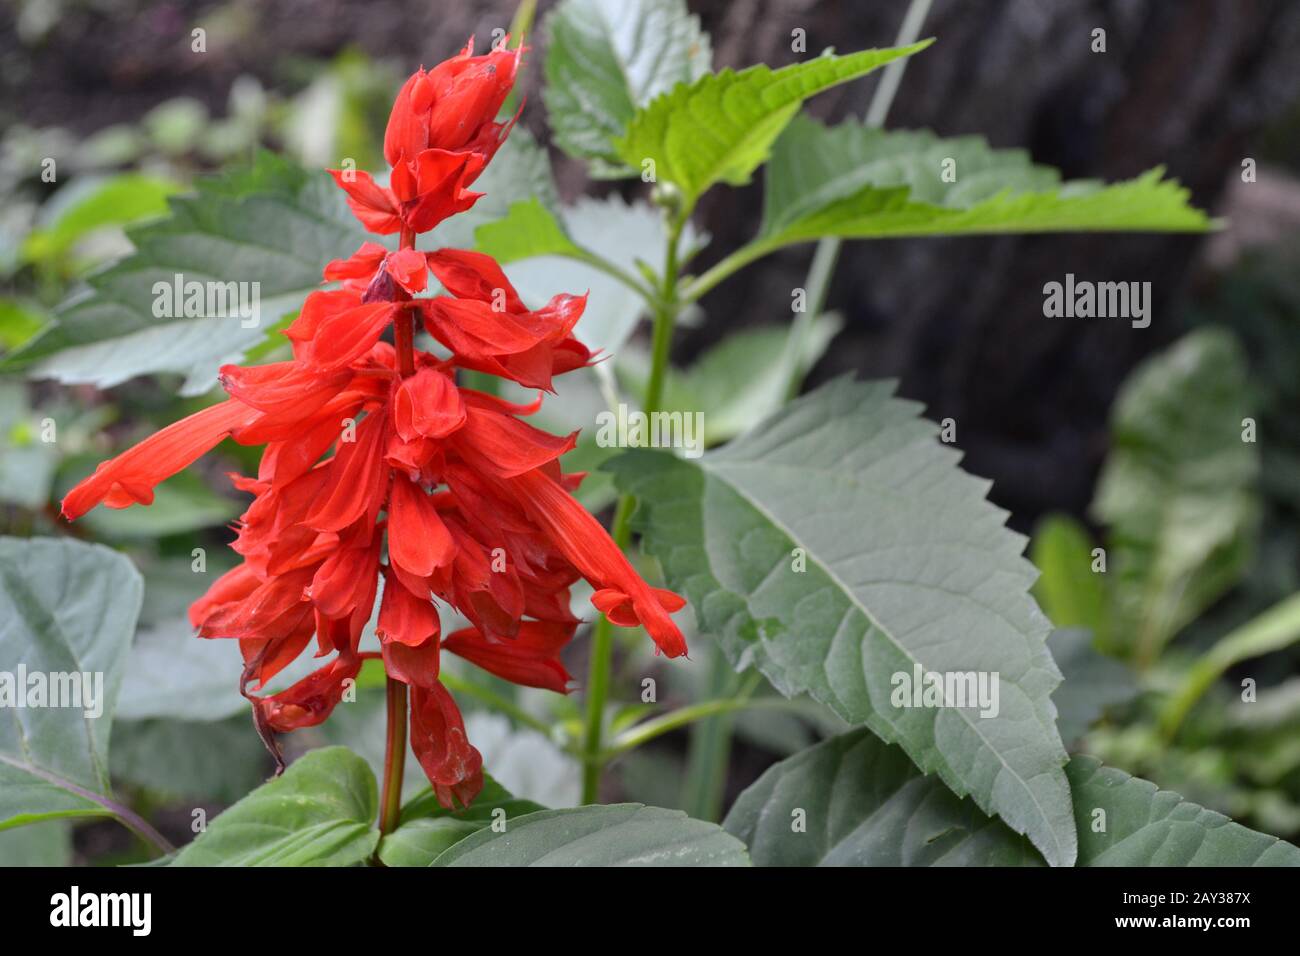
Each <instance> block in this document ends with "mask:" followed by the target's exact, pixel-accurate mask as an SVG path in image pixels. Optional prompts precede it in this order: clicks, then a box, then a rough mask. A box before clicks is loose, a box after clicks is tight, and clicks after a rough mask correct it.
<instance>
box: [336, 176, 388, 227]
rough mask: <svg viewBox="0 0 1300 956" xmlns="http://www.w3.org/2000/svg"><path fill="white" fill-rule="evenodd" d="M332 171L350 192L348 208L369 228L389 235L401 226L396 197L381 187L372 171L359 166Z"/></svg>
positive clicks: (344, 189)
mask: <svg viewBox="0 0 1300 956" xmlns="http://www.w3.org/2000/svg"><path fill="white" fill-rule="evenodd" d="M329 174H330V175H331V176H333V177H334V182H336V183H338V185H339V188H340V189H342V190H343V191H344V192H345V193H347V194H348V208H350V209H351V210H352V214H353V215H354V216H356V217H357V219H359V220H361V225H363V226H365V227H366V229H368V230H370V231H371V232H374V233H378V234H379V235H381V236H387V235H391V234H392V233H394V232H397V231H398V230H400V229H401V228H402V220H401V217H400V216H399V215H398V211H397V201H396V199H395V198H394V196H393V194H392V193H391V192H390V191H389V190H387V189H383V188H381V187H380V186H379V185H378V184H377V183H376V182H375V181H374V179H372V178H371V176H370V174H369V173H367V172H364V171H363V170H357V169H353V170H340V169H331V170H329Z"/></svg>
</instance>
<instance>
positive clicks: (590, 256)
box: [562, 249, 659, 308]
mask: <svg viewBox="0 0 1300 956" xmlns="http://www.w3.org/2000/svg"><path fill="white" fill-rule="evenodd" d="M562 255H564V256H565V258H568V259H572V260H574V261H575V262H581V263H583V264H585V265H589V266H591V267H592V268H593V269H596V270H597V271H599V272H603V273H605V275H607V276H610V277H611V278H613V279H615V280H617V281H618V282H621V283H622V284H623V285H625V286H627V287H628V288H629V289H631V290H632V291H633V292H635V293H636V294H637V295H639V296H641V298H643V299H645V300H646V302H647V303H649V305H650V306H651V308H655V307H657V306H658V304H659V293H658V291H657V290H655V289H652V288H650V286H648V285H647V284H646V283H644V282H642V281H641V280H640V279H638V278H637V277H636V276H634V275H633V274H632V273H630V272H628V271H626V270H625V269H622V268H620V267H619V266H617V265H615V264H614V263H612V262H610V261H609V260H608V259H606V258H605V257H604V256H600V255H597V254H596V253H594V252H591V251H590V250H587V249H574V250H571V251H569V252H565V253H562Z"/></svg>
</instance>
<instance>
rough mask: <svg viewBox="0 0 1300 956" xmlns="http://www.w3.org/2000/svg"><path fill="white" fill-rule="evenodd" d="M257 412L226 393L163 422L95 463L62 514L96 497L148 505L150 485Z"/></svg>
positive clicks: (114, 503)
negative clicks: (222, 398)
mask: <svg viewBox="0 0 1300 956" xmlns="http://www.w3.org/2000/svg"><path fill="white" fill-rule="evenodd" d="M259 414H261V413H260V412H258V411H256V410H255V409H252V408H249V407H248V406H247V405H245V404H244V403H243V402H238V401H235V400H234V399H233V398H232V399H228V400H226V401H224V402H218V403H217V404H216V405H213V406H211V407H210V408H205V409H204V410H203V411H201V412H197V413H195V414H193V415H191V416H189V417H188V418H182V419H181V420H180V421H178V422H175V423H174V424H171V425H168V426H167V427H166V428H164V429H163V430H162V431H160V432H157V433H155V434H153V435H150V436H149V437H148V438H146V439H145V440H144V441H142V442H140V444H138V445H136V446H134V447H133V448H129V449H127V450H126V451H124V452H122V454H120V455H118V456H117V457H116V458H110V459H109V460H108V461H105V462H102V463H100V465H99V467H98V468H96V469H95V473H94V474H93V475H91V476H90V477H88V478H85V479H83V480H82V481H80V482H78V483H77V485H76V486H74V487H73V489H72V490H71V491H69V492H68V494H67V495H66V496H65V497H64V499H63V516H64V517H65V518H67V519H68V520H69V521H75V520H76V519H77V518H80V517H81V516H82V515H84V514H85V513H86V512H87V511H89V510H90V509H91V508H93V507H95V505H97V504H100V503H101V502H103V503H104V504H106V505H108V507H110V508H125V507H127V506H129V505H133V504H137V503H138V504H145V505H147V504H152V503H153V489H154V486H155V485H157V484H158V483H159V482H162V481H164V480H165V479H167V478H170V477H171V476H172V475H174V474H176V473H177V472H178V471H181V470H182V469H184V468H186V467H188V466H189V465H191V464H193V463H194V462H195V461H197V460H198V459H199V458H200V457H201V456H202V455H203V454H204V452H207V451H210V450H211V449H213V448H215V447H216V446H217V445H218V444H219V443H220V442H221V440H222V439H223V438H225V437H227V436H228V435H229V434H230V433H231V431H232V430H233V429H236V428H238V427H240V426H241V425H245V424H248V423H249V422H252V421H253V420H254V419H256V418H257V417H258V415H259Z"/></svg>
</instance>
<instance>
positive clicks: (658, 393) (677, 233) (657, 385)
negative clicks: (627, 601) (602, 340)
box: [582, 213, 686, 803]
mask: <svg viewBox="0 0 1300 956" xmlns="http://www.w3.org/2000/svg"><path fill="white" fill-rule="evenodd" d="M685 223H686V215H685V214H684V213H683V214H682V215H679V216H678V217H677V218H676V219H675V220H674V221H673V222H672V224H671V226H670V228H669V231H668V252H667V254H666V255H665V257H664V276H663V287H662V289H661V290H660V293H661V294H660V296H659V298H658V301H657V303H656V304H655V309H654V332H653V342H652V345H651V361H650V380H649V382H648V383H647V385H646V395H645V412H646V414H647V415H649V414H651V413H653V412H656V411H658V410H659V405H660V403H661V402H662V401H663V394H664V381H665V380H666V378H667V375H668V354H669V350H670V348H671V346H672V342H673V326H674V325H675V324H676V322H677V312H678V310H679V309H680V308H681V303H680V302H678V300H677V269H678V258H677V246H678V244H679V243H680V241H681V235H682V229H683V228H684V226H685ZM635 504H636V502H635V500H634V499H633V498H632V496H631V495H623V496H622V497H621V498H619V500H618V508H617V509H616V510H615V512H614V523H613V526H612V528H611V530H610V537H612V538H613V539H614V543H615V544H616V545H618V548H619V550H620V551H626V550H627V547H628V545H629V544H630V543H631V541H632V509H633V508H634V507H635ZM613 659H614V628H613V625H612V624H610V622H609V618H607V617H605V616H604V615H601V616H600V618H599V619H598V620H597V621H596V625H595V627H594V628H592V636H591V662H590V664H589V665H588V668H587V720H586V726H585V728H584V734H583V742H582V755H583V765H582V802H583V803H595V802H596V799H597V797H598V796H599V793H600V772H601V769H602V767H603V766H604V763H605V760H604V758H603V755H602V753H601V748H602V740H601V737H602V735H603V734H604V729H605V700H606V698H607V697H608V696H609V672H610V666H611V664H612V663H613Z"/></svg>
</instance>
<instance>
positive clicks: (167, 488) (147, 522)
mask: <svg viewBox="0 0 1300 956" xmlns="http://www.w3.org/2000/svg"><path fill="white" fill-rule="evenodd" d="M242 510H243V508H242V507H241V506H240V505H239V503H238V502H236V501H235V500H234V499H232V498H223V497H221V496H219V495H217V494H216V493H215V492H214V491H213V490H212V489H211V488H209V487H208V486H207V485H206V484H205V483H204V482H203V479H201V478H199V477H198V476H197V475H195V474H194V473H193V472H189V471H183V472H181V473H180V474H178V475H175V476H174V477H172V478H169V479H168V480H167V481H165V482H163V483H162V484H161V485H159V486H158V487H157V488H156V489H154V499H153V504H151V505H150V506H149V507H147V508H96V509H94V510H93V511H90V512H88V513H87V514H86V515H84V516H83V517H82V518H80V519H78V524H80V525H81V526H82V527H84V528H88V529H89V530H90V531H91V532H92V533H93V534H94V535H95V536H96V537H99V538H104V539H107V540H110V541H132V540H139V539H155V538H161V537H163V536H164V535H169V534H181V533H184V532H186V531H198V530H199V529H201V528H212V527H215V526H217V525H223V524H227V523H229V522H230V521H231V520H232V519H233V518H235V516H236V515H238V514H239V513H240V512H241V511H242Z"/></svg>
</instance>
